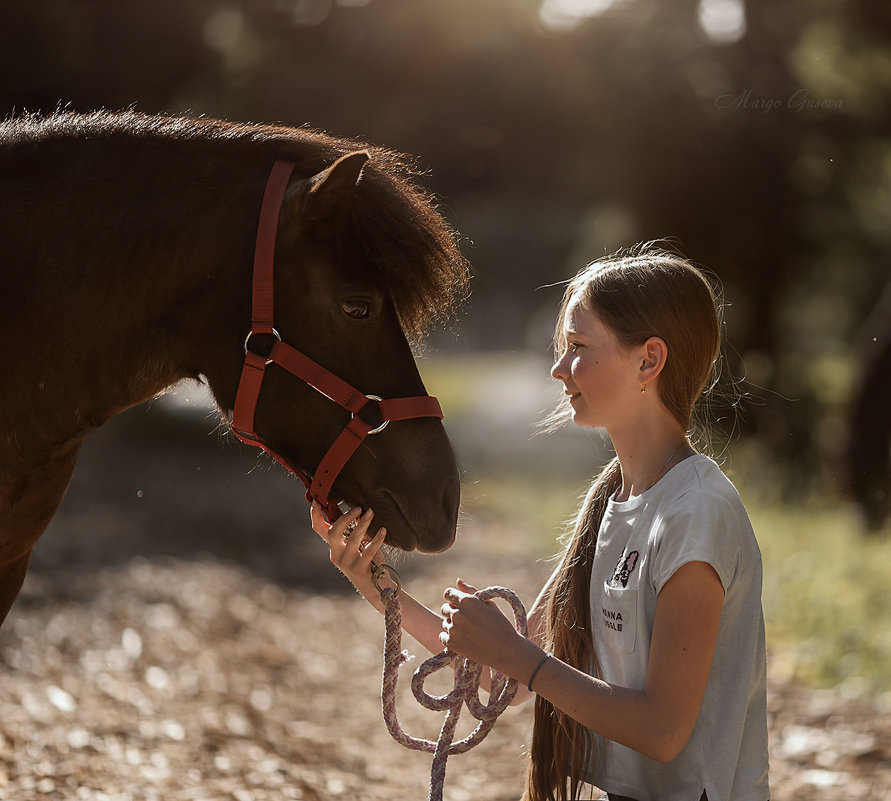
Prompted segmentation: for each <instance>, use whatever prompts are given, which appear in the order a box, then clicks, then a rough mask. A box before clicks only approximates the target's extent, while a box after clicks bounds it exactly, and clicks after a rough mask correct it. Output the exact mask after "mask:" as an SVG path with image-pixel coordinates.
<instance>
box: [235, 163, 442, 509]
mask: <svg viewBox="0 0 891 801" xmlns="http://www.w3.org/2000/svg"><path fill="white" fill-rule="evenodd" d="M293 170H294V164H293V163H291V162H288V161H276V162H275V164H274V165H273V166H272V171H271V172H270V174H269V180H268V181H267V183H266V191H265V193H264V194H263V203H262V205H261V207H260V224H259V226H258V228H257V246H256V250H255V251H254V282H253V291H252V302H251V330H250V332H249V333H248V335H247V338H246V339H245V341H244V354H245V356H244V367H243V368H242V371H241V380H240V381H239V383H238V390H237V392H236V395H235V409H234V411H233V414H232V423H231V428H232V432H233V433H234V434H235V436H236V437H238V439H240V440H241V441H242V442H245V443H247V444H248V445H256V446H257V447H260V448H262V449H263V450H264V451H266V452H267V453H268V454H270V455H271V456H272V457H273V458H275V459H276V460H277V461H278V462H280V463H281V464H283V465H284V466H285V467H286V468H288V470H290V471H291V472H292V473H294V474H295V475H297V476H298V477H299V478H300V480H301V481H303V483H304V485H305V486H306V499H307V500H308V501H312V500H313V499H315V500H317V501H318V502H319V503H320V504H321V505H322V507H323V508H324V509H325V510H326V513H327V515H328V519H329V520H330V521H331V522H333V521H334V520H335V519H337V518H338V517H339V516H340V514H341V512H340V509H339V508H338V506H337V503H336V502H331V501H329V500H328V493H329V492H330V491H331V487H332V485H333V484H334V481H335V480H336V479H337V476H338V475H339V474H340V471H341V470H342V469H343V467H344V465H345V464H346V463H347V461H348V460H349V458H350V456H352V455H353V453H354V452H355V450H356V449H357V448H358V447H359V445H361V444H362V441H363V440H364V439H365V437H366V436H368V435H369V434H377V433H378V432H379V431H383V430H384V428H386V427H387V423H389V422H390V421H391V420H410V419H412V418H416V417H436V418H439V419H440V420H442V409H441V408H440V406H439V401H437V400H436V398H434V397H431V396H429V395H421V396H418V397H415V398H390V399H388V400H381V398H379V397H378V396H377V395H366V394H365V393H363V392H360V391H359V390H357V389H354V388H353V387H351V386H350V385H349V384H348V383H346V381H343V380H342V379H340V378H338V377H337V376H336V375H334V374H333V373H331V372H329V371H328V370H326V369H325V368H324V367H322V366H321V365H319V364H317V363H316V362H314V361H313V360H312V359H310V358H309V357H308V356H304V355H303V354H302V353H300V351H298V350H296V349H295V348H292V347H291V346H290V345H287V344H285V343H284V342H282V341H281V337H280V336H279V333H278V331H276V330H275V327H274V326H273V296H274V291H273V265H274V263H275V239H276V233H277V231H278V217H279V210H280V208H281V204H282V200H283V198H284V194H285V189H286V188H287V185H288V181H289V179H290V177H291V172H292V171H293ZM261 334H267V335H271V336H273V337H274V338H275V339H274V342H273V344H272V349H271V350H270V351H269V355H268V356H267V355H263V354H260V353H257V352H255V351H253V350H251V349H250V348H249V345H250V341H251V337H253V336H255V335H261ZM272 363H275V364H277V365H279V366H280V367H283V368H284V369H285V370H287V371H288V372H289V373H291V374H293V375H295V376H297V378H299V379H301V380H303V381H305V382H306V383H307V384H309V385H310V386H311V387H312V388H313V389H315V390H317V391H318V392H320V393H322V395H325V396H326V397H328V398H330V399H331V400H332V401H334V402H335V403H337V404H339V405H340V406H342V407H343V408H344V409H346V410H347V411H348V412H350V413H351V414H352V416H353V417H352V419H351V420H350V422H349V423H347V425H346V427H345V428H344V429H343V431H341V433H340V435H339V436H338V437H337V439H336V440H335V441H334V443H333V444H332V445H331V447H330V448H329V449H328V452H327V453H326V454H325V456H324V457H323V458H322V461H321V462H320V463H319V466H318V467H317V468H316V472H315V475H314V476H311V475H309V474H308V473H307V472H306V471H304V470H301V469H299V468H297V467H295V466H294V465H292V464H291V463H290V462H289V461H288V460H287V459H285V458H284V457H283V456H281V455H280V454H278V453H276V452H275V451H273V450H272V449H271V448H270V447H269V446H268V445H267V444H266V443H264V442H262V441H261V440H260V438H259V437H258V436H257V434H256V433H255V432H254V412H255V410H256V408H257V400H258V399H259V397H260V387H261V385H262V383H263V376H264V374H265V372H266V368H267V367H268V366H269V365H270V364H272ZM372 404H374V405H376V406H377V410H378V417H379V422H375V423H369V422H368V421H366V420H364V419H363V418H362V417H360V416H359V413H360V412H361V411H363V410H364V409H365V407H371V406H372Z"/></svg>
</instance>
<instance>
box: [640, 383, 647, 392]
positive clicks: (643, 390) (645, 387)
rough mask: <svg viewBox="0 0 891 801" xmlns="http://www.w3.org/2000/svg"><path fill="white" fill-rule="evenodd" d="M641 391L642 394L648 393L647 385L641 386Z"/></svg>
mask: <svg viewBox="0 0 891 801" xmlns="http://www.w3.org/2000/svg"><path fill="white" fill-rule="evenodd" d="M640 391H641V392H646V391H647V385H646V384H641V385H640Z"/></svg>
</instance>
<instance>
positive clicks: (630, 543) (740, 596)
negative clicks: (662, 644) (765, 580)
mask: <svg viewBox="0 0 891 801" xmlns="http://www.w3.org/2000/svg"><path fill="white" fill-rule="evenodd" d="M694 561H695V562H707V563H708V564H710V565H711V566H712V567H713V568H714V569H715V571H716V572H717V574H718V576H719V577H720V579H721V583H722V584H723V585H724V604H723V609H722V612H721V621H720V626H719V629H718V639H717V643H716V645H715V655H714V660H713V662H712V668H711V673H710V674H709V679H708V684H707V686H706V690H705V696H704V698H703V701H702V708H701V709H700V712H699V717H698V719H697V721H696V725H695V727H694V729H693V733H692V735H691V736H690V739H689V741H688V742H687V744H686V745H685V746H684V748H683V750H682V751H681V753H680V754H679V755H678V756H677V758H676V759H674V760H672V761H671V762H668V763H665V764H662V763H659V762H656V761H654V760H651V759H649V758H647V757H645V756H643V755H642V754H640V753H639V752H637V751H634V750H632V749H630V748H627V747H625V746H623V745H619V744H618V743H614V742H610V741H607V740H606V739H605V738H603V737H600V736H598V735H594V737H595V741H596V744H597V748H598V751H599V753H600V754H601V757H600V759H599V760H598V761H597V762H595V763H594V765H593V766H592V768H591V771H592V773H591V776H590V781H591V783H592V784H595V785H596V786H598V787H600V788H601V789H603V790H606V791H607V792H610V793H614V794H618V795H625V796H630V797H631V798H634V799H636V800H637V801H699V798H700V796H701V795H702V791H703V789H705V791H706V792H707V794H708V799H709V801H767V799H768V798H769V788H768V780H767V770H768V754H767V669H766V655H765V646H764V615H763V612H762V608H761V552H760V550H759V548H758V543H757V541H756V539H755V534H754V532H753V531H752V526H751V523H750V522H749V518H748V515H747V514H746V510H745V508H744V506H743V503H742V500H741V499H740V497H739V494H738V493H737V491H736V488H735V487H734V486H733V484H732V483H731V482H730V480H729V479H728V478H727V477H726V476H725V475H724V474H723V473H722V472H721V469H720V468H719V467H718V465H717V464H715V463H714V462H713V461H712V460H711V459H709V458H708V457H706V456H701V455H696V456H692V457H690V458H688V459H685V460H684V461H682V462H680V463H679V464H678V465H676V466H675V467H674V468H673V469H672V470H670V471H669V472H668V473H667V474H666V475H665V476H663V477H662V479H661V480H660V481H658V482H657V483H656V484H655V485H654V486H653V487H651V488H650V489H649V490H647V491H646V492H644V493H642V494H641V495H638V496H637V497H635V498H632V499H630V500H628V501H625V502H621V503H620V502H616V501H610V502H609V504H608V506H607V509H606V512H605V514H604V516H603V522H602V523H601V526H600V533H599V537H598V541H597V551H596V555H595V557H594V564H593V569H592V574H591V621H592V627H593V635H594V646H595V648H596V652H597V655H598V659H599V661H600V668H601V674H602V675H601V677H600V678H602V679H603V680H604V681H606V682H609V683H610V684H615V685H618V686H621V687H629V688H631V689H637V690H642V689H643V688H644V682H645V679H646V673H647V660H648V659H649V651H650V640H651V638H652V633H653V619H654V617H655V614H656V601H657V599H658V596H659V592H660V590H661V589H662V587H663V586H664V585H665V583H666V582H667V581H668V580H669V579H670V578H671V576H672V575H673V574H674V572H675V571H676V570H677V569H678V568H679V567H681V566H682V565H684V564H686V563H688V562H694ZM690 625H691V626H695V625H696V621H695V620H691V621H690Z"/></svg>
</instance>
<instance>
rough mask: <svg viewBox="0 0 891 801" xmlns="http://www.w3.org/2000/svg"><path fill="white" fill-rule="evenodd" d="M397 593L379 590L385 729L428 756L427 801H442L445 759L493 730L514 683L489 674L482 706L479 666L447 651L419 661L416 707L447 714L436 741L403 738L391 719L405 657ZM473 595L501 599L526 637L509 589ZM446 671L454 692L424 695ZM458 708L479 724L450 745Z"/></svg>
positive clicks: (413, 683) (516, 601)
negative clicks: (432, 680) (431, 682)
mask: <svg viewBox="0 0 891 801" xmlns="http://www.w3.org/2000/svg"><path fill="white" fill-rule="evenodd" d="M379 589H380V588H379ZM398 591H399V589H398V587H396V588H394V587H385V588H383V589H380V594H381V601H382V602H383V604H384V622H385V628H386V635H385V642H384V670H383V678H382V681H381V704H382V707H383V715H384V721H385V722H386V724H387V730H388V731H389V732H390V735H391V736H392V737H393V739H394V740H396V742H398V743H400V744H401V745H403V746H405V747H406V748H409V749H412V750H414V751H427V752H428V753H432V754H433V765H432V767H431V771H430V794H429V796H428V799H429V801H442V792H443V785H444V783H445V769H446V760H447V759H448V757H449V756H450V755H451V754H463V753H465V752H467V751H469V750H470V749H471V748H473V747H474V746H476V745H478V744H479V743H481V742H482V741H483V739H484V738H485V737H486V735H487V734H488V733H489V732H490V731H491V730H492V727H493V726H494V725H495V721H496V720H497V719H498V716H499V715H501V713H502V712H504V710H505V709H507V707H508V706H510V702H511V701H512V700H513V699H514V696H515V695H516V694H517V681H516V680H515V679H511V678H509V677H507V676H505V675H504V674H502V673H499V672H497V671H492V675H491V688H490V690H489V703H488V704H484V703H483V702H482V701H481V700H480V697H479V690H480V678H481V676H482V670H483V666H482V665H480V664H478V663H476V662H473V661H471V660H469V659H465V658H464V657H461V656H457V655H455V654H452V653H449V651H448V650H444V651H441V652H440V653H438V654H435V655H434V656H432V657H430V658H429V659H427V660H426V661H425V662H423V663H422V664H421V665H420V666H419V667H418V669H417V670H416V671H415V673H414V675H413V676H412V681H411V688H412V694H413V695H414V697H415V699H416V700H417V701H418V703H419V704H421V706H423V707H425V708H426V709H430V710H433V711H435V712H443V711H445V712H446V717H445V720H444V721H443V724H442V729H441V730H440V733H439V738H438V739H437V740H436V741H433V740H425V739H421V738H417V737H412V736H410V735H408V734H406V733H405V732H404V731H403V730H402V727H401V726H400V724H399V721H398V719H397V717H396V682H397V679H398V671H399V666H400V665H401V664H403V663H404V662H405V661H407V655H406V654H405V652H404V651H402V650H401V649H402V611H401V609H400V606H399V598H398ZM476 596H477V598H479V599H480V600H482V601H490V600H492V599H494V598H502V599H504V600H506V601H507V602H508V603H509V604H510V606H511V609H512V610H513V613H514V620H515V626H516V629H517V631H518V632H519V633H520V634H522V635H523V636H524V637H526V636H528V630H527V621H526V609H525V608H524V607H523V604H522V602H521V601H520V599H519V597H517V595H516V593H515V592H513V590H509V589H508V588H506V587H497V586H496V587H487V588H486V589H484V590H480V591H479V592H477V593H476ZM449 666H453V667H454V669H455V684H454V687H453V689H452V690H450V691H449V692H447V693H445V694H444V695H431V694H429V693H427V692H426V691H425V690H424V681H425V680H426V679H427V677H428V676H430V675H432V674H433V673H435V672H436V671H438V670H442V669H443V668H445V667H449ZM462 706H466V707H467V709H468V711H469V712H470V714H471V715H472V716H473V717H474V718H475V719H476V720H478V721H479V723H478V725H477V726H476V728H475V729H474V730H473V731H472V732H471V733H470V734H469V735H468V736H467V737H465V738H464V739H462V740H458V741H457V742H453V740H454V736H455V728H456V726H457V724H458V718H459V716H460V714H461V708H462Z"/></svg>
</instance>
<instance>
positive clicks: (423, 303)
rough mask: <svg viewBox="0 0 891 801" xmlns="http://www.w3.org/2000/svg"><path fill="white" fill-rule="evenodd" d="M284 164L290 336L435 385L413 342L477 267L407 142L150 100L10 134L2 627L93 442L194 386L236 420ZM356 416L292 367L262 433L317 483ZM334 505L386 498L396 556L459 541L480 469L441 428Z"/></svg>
mask: <svg viewBox="0 0 891 801" xmlns="http://www.w3.org/2000/svg"><path fill="white" fill-rule="evenodd" d="M277 160H286V161H287V162H289V163H293V164H294V168H293V172H292V173H290V175H289V178H288V179H287V182H286V183H285V184H284V185H283V197H282V198H281V205H280V207H279V206H276V211H275V215H274V216H275V217H276V218H277V225H278V232H277V237H276V236H274V237H273V240H272V245H271V247H272V254H271V258H274V264H275V281H274V293H273V294H274V308H275V327H276V329H277V332H278V333H279V334H280V335H281V338H282V340H283V341H284V342H285V343H288V344H289V345H290V346H292V348H294V349H296V350H297V351H300V352H301V353H302V354H305V356H306V357H308V358H309V359H311V360H313V361H314V362H316V363H318V364H320V365H322V366H323V367H325V368H327V370H329V371H330V372H331V373H332V374H334V375H335V376H337V377H338V378H339V379H342V380H343V381H344V382H347V383H348V384H350V385H352V386H353V387H356V388H358V389H359V390H361V392H362V393H363V395H362V396H361V397H363V398H364V393H368V394H371V395H375V396H379V397H381V398H384V399H390V398H404V397H408V396H425V395H426V392H425V390H424V387H423V384H422V382H421V378H420V376H419V374H418V371H417V367H416V365H415V362H414V358H413V355H412V349H411V344H410V341H411V342H414V341H417V340H418V339H419V338H420V337H421V336H422V335H423V333H424V331H425V330H426V329H427V328H428V327H429V325H430V324H432V323H434V322H438V321H442V320H443V319H446V318H448V316H449V315H450V314H451V312H452V311H453V310H454V305H455V303H456V302H458V301H459V300H460V299H462V297H463V296H464V294H465V293H466V288H467V279H468V271H467V266H466V263H465V261H464V259H463V258H462V257H461V255H460V253H459V251H458V248H457V246H456V237H455V234H454V232H453V231H452V230H451V229H450V227H449V226H448V225H447V224H446V223H445V222H444V220H443V219H442V218H441V217H440V215H439V214H438V213H437V211H436V210H435V208H434V206H433V204H432V202H431V199H430V198H429V197H428V196H427V195H426V194H425V193H424V192H422V191H421V190H420V189H419V188H417V186H416V185H415V184H414V181H413V177H412V173H411V170H410V168H409V167H408V166H407V165H406V163H405V160H404V159H402V158H400V157H399V156H398V155H397V154H394V153H392V152H390V151H386V150H382V149H379V148H372V147H366V146H364V145H360V144H359V143H356V142H353V141H348V140H340V139H335V138H333V137H330V136H327V135H324V134H320V133H315V132H311V131H307V130H302V129H300V130H295V129H291V128H285V127H272V126H252V125H238V124H231V123H223V122H218V121H214V120H206V119H199V120H195V119H186V118H175V117H174V118H165V117H152V116H143V115H139V114H136V113H130V112H126V113H120V114H116V113H114V114H113V113H105V112H100V113H95V114H90V115H78V114H69V113H61V114H55V115H52V116H48V117H26V118H22V119H14V120H10V121H7V122H5V123H3V124H0V187H2V189H0V241H2V245H3V256H2V259H3V263H2V268H0V275H2V281H3V286H2V291H0V366H2V370H3V384H2V390H0V621H2V620H3V618H4V617H5V616H6V613H7V612H8V610H9V608H10V606H11V605H12V603H13V601H14V599H15V597H16V596H17V594H18V592H19V590H20V588H21V584H22V581H23V580H24V576H25V573H26V570H27V566H28V560H29V557H30V553H31V549H32V547H33V545H34V543H35V541H36V540H37V539H38V537H39V536H40V535H41V533H42V532H43V530H44V529H45V528H46V526H47V524H48V523H49V521H50V519H51V518H52V516H53V514H54V513H55V511H56V508H57V507H58V505H59V502H60V501H61V499H62V496H63V494H64V493H65V490H66V487H67V486H68V482H69V479H70V477H71V474H72V472H73V470H74V466H75V461H76V459H77V454H78V450H79V448H80V446H81V443H82V442H83V439H84V437H86V435H87V434H89V433H90V432H91V431H93V430H94V429H96V428H97V427H98V426H100V425H102V423H103V422H105V421H106V420H108V419H109V418H110V417H112V416H113V415H115V414H117V413H118V412H120V411H122V410H124V409H126V408H128V407H130V406H132V405H134V404H136V403H139V402H141V401H144V400H146V399H148V398H151V397H153V396H154V395H157V394H158V393H159V392H161V391H162V390H163V389H164V388H166V387H168V386H170V385H171V384H173V383H174V382H176V381H178V380H179V379H182V378H186V377H189V378H196V379H199V380H203V381H206V382H207V384H208V385H209V387H210V389H211V391H212V392H213V394H214V397H215V398H216V401H217V403H218V405H219V408H220V411H221V413H222V414H223V416H224V417H225V418H226V419H231V415H232V410H233V407H234V406H235V399H236V387H237V386H238V383H239V377H240V375H241V373H242V369H243V365H244V362H245V351H246V347H247V346H246V344H245V337H246V334H248V332H250V331H251V330H252V328H251V326H252V314H251V297H252V263H253V260H254V247H255V242H256V241H257V239H258V234H257V225H258V216H259V213H260V206H261V199H262V198H263V197H264V191H265V187H266V182H267V177H268V176H269V174H270V169H271V167H272V165H273V164H274V163H275V162H276V161H277ZM279 208H280V212H279ZM270 339H271V338H270ZM267 347H268V346H267ZM427 400H430V399H427ZM383 405H384V404H381V406H383ZM355 416H356V415H354V417H355ZM350 421H351V414H350V412H349V411H345V410H344V409H342V408H341V407H340V406H338V405H337V404H335V403H332V401H331V400H330V399H329V398H328V397H326V396H325V395H323V394H321V393H320V392H319V391H317V390H316V389H313V388H312V387H311V386H309V385H308V384H306V383H304V381H301V380H299V379H298V378H295V377H294V376H293V375H291V374H290V373H288V372H287V371H286V370H285V369H281V368H280V367H279V365H278V364H271V365H270V366H269V368H268V369H267V370H266V372H265V377H264V381H263V385H262V391H261V392H260V394H259V397H258V399H257V405H256V414H255V416H254V417H253V430H254V432H255V434H256V436H257V437H258V439H259V440H261V441H262V442H263V443H264V444H265V445H266V446H267V447H269V448H270V450H272V451H274V452H275V453H277V454H278V455H279V456H280V457H281V458H282V459H283V460H284V461H285V462H287V463H288V464H289V465H290V466H292V467H293V469H294V470H295V471H297V472H300V471H305V472H306V473H307V474H312V473H313V471H314V470H315V468H316V467H317V466H318V464H319V462H320V461H321V460H322V459H323V457H324V456H325V454H326V451H327V450H328V448H329V446H330V445H331V443H332V442H333V441H334V440H335V439H336V438H337V437H338V435H339V434H340V433H341V431H342V430H343V429H344V427H345V425H347V424H348V423H350ZM332 498H333V500H337V499H338V498H342V499H344V500H345V501H347V502H348V503H350V504H358V505H361V506H363V507H369V506H370V507H372V508H374V510H375V513H376V522H378V523H380V524H381V525H385V526H386V527H387V530H388V541H389V542H390V544H392V545H394V546H397V547H399V548H403V549H407V550H410V549H412V548H418V549H420V550H424V551H431V552H433V551H439V550H442V549H445V548H447V547H448V546H449V545H450V544H451V543H452V541H453V539H454V534H455V526H456V520H457V508H458V500H459V479H458V473H457V468H456V465H455V459H454V455H453V453H452V449H451V446H450V444H449V442H448V439H447V437H446V435H445V432H444V430H443V428H442V425H441V423H440V422H439V420H438V419H435V418H433V417H430V416H426V417H420V418H418V419H412V420H405V421H400V422H394V423H392V424H391V425H389V426H388V427H387V428H386V430H383V431H381V432H380V433H378V434H375V435H374V437H369V438H368V439H366V440H364V442H362V444H361V446H360V447H358V449H357V450H356V452H355V453H354V454H352V456H351V457H350V458H349V460H348V461H347V463H346V465H345V466H344V467H343V469H342V470H341V472H340V473H339V475H337V478H336V481H335V483H334V487H333V490H332Z"/></svg>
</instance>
